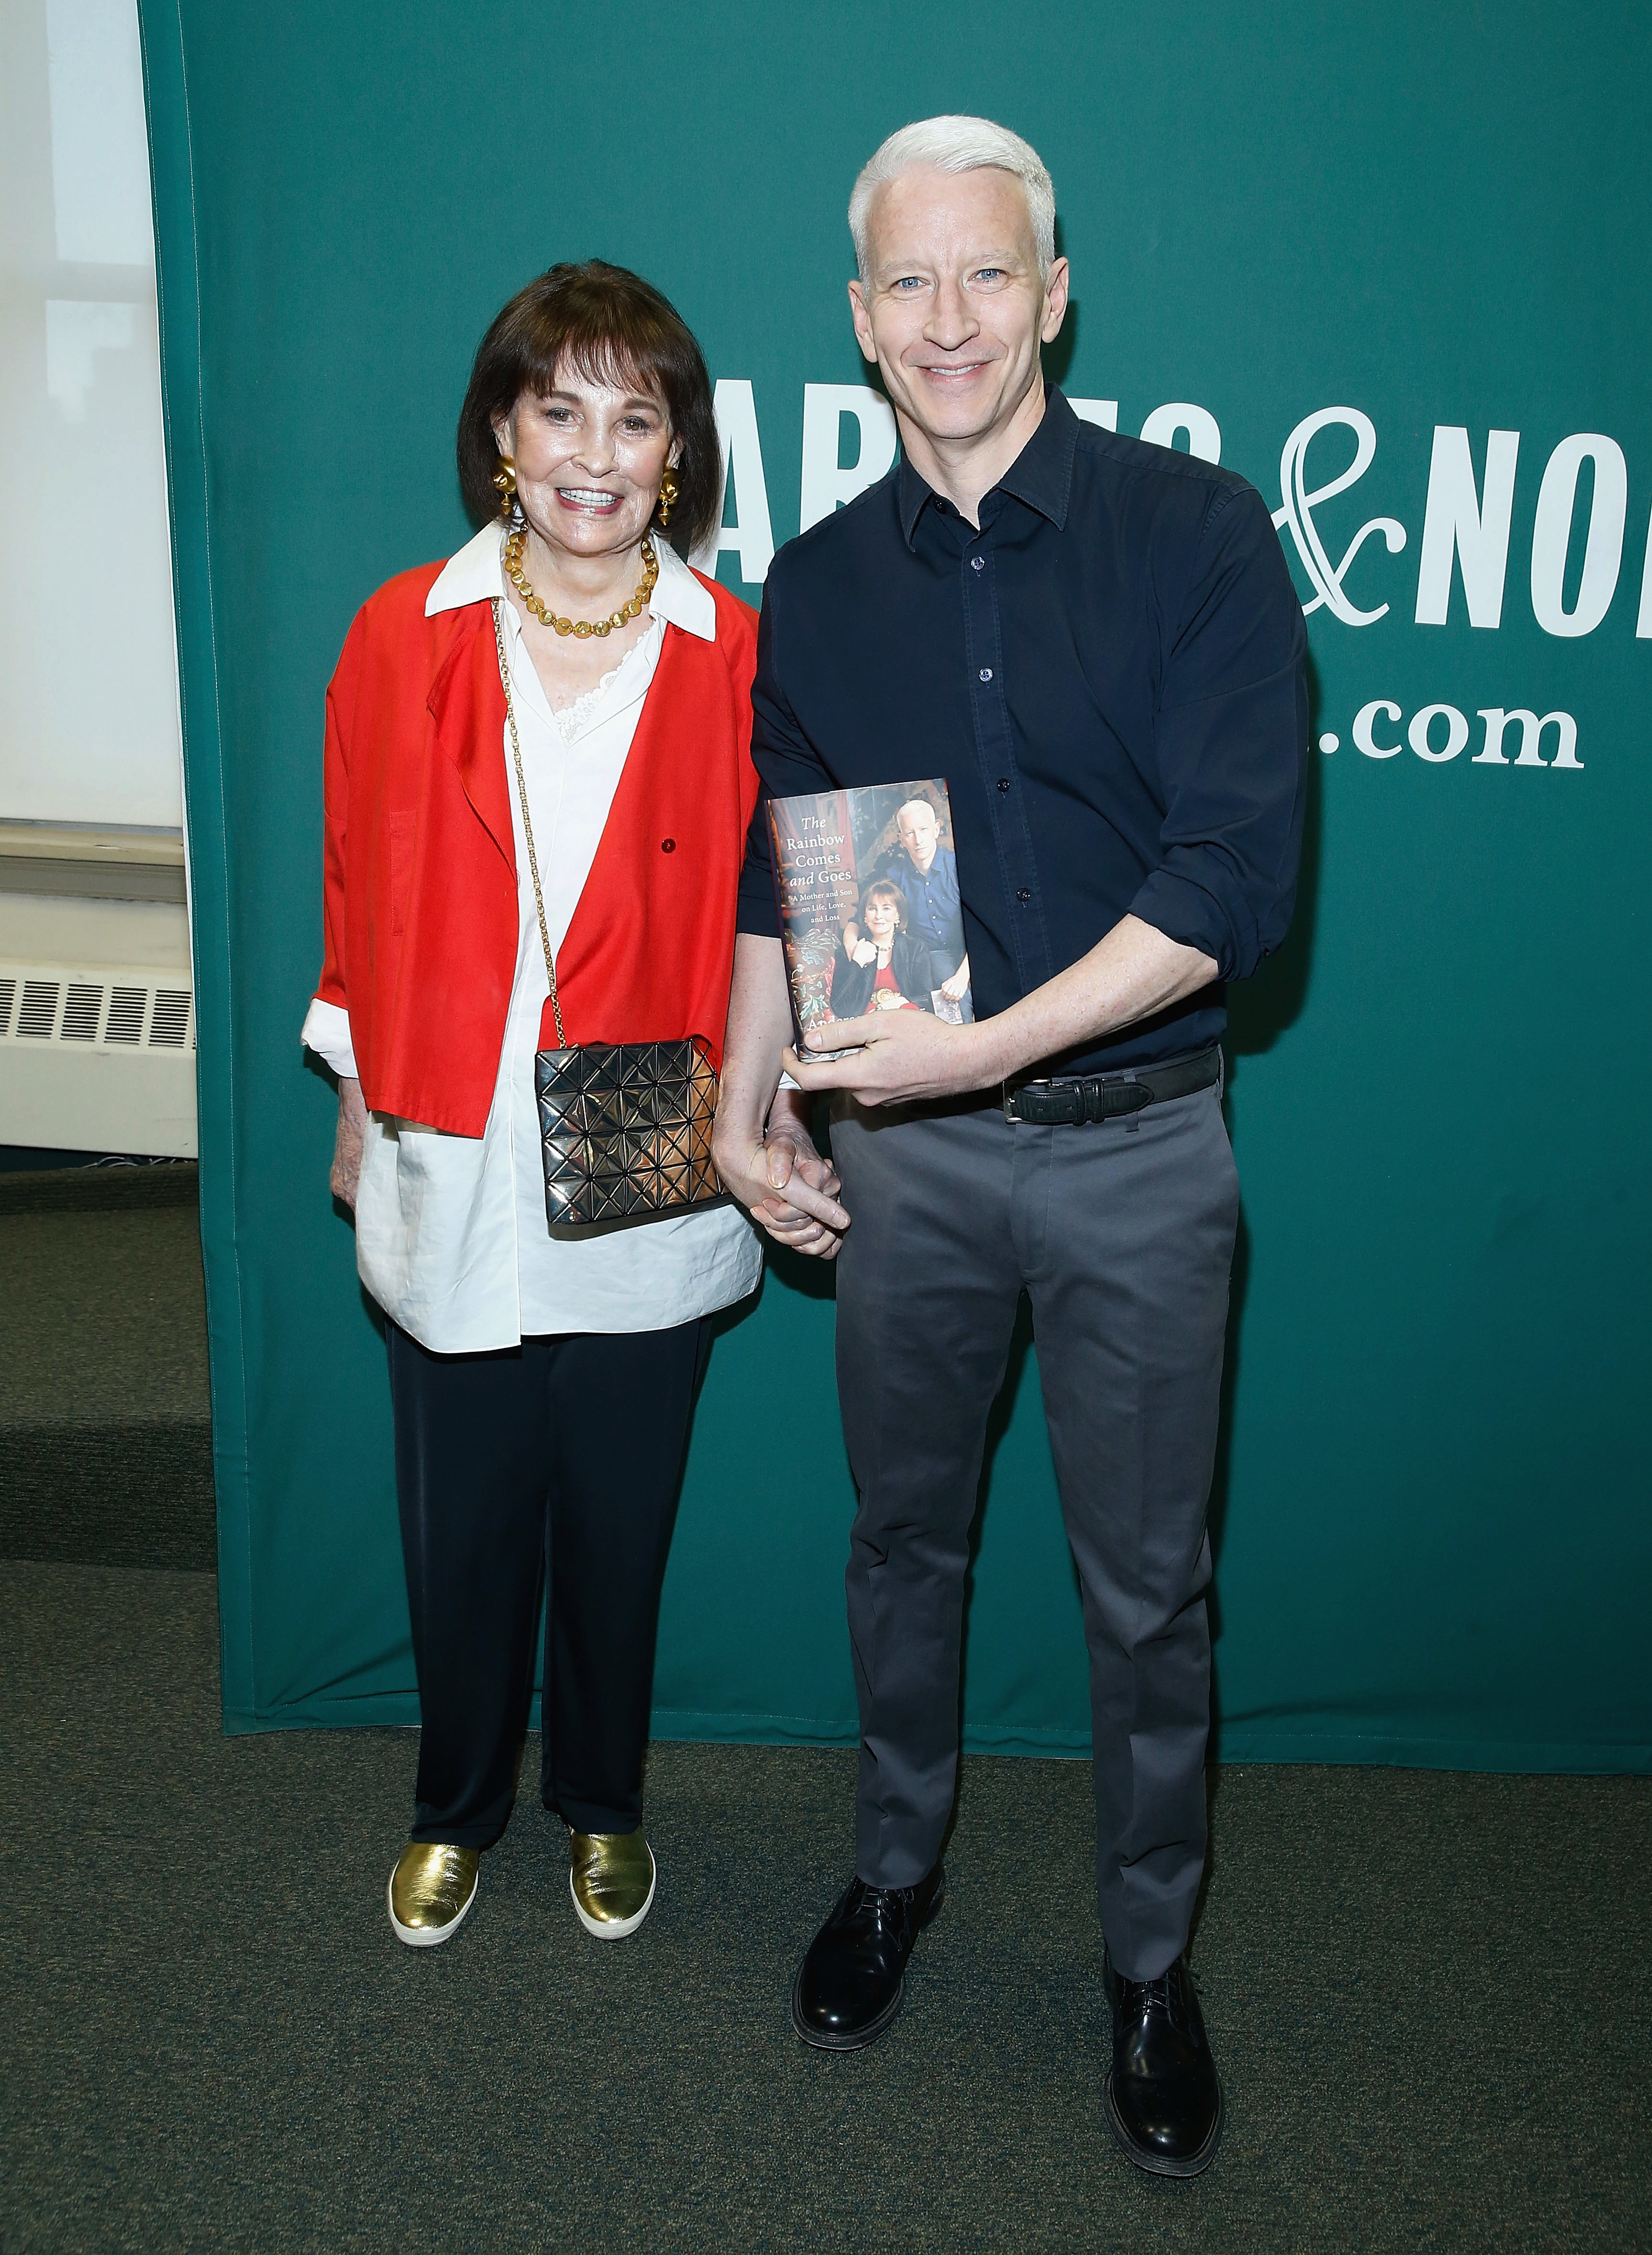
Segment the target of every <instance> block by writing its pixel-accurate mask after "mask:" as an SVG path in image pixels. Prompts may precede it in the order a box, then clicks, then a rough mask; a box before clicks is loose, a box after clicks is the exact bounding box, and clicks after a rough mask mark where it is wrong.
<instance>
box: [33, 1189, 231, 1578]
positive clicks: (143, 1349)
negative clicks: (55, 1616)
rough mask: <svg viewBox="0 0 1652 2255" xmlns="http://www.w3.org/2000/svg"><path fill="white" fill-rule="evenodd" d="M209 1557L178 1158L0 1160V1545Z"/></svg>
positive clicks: (87, 1558) (207, 1422)
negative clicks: (106, 1164) (40, 1165)
mask: <svg viewBox="0 0 1652 2255" xmlns="http://www.w3.org/2000/svg"><path fill="white" fill-rule="evenodd" d="M216 1557H217V1532H216V1527H215V1523H214V1496H213V1443H212V1412H211V1402H210V1397H209V1394H208V1389H207V1313H206V1296H205V1289H204V1286H203V1284H202V1281H201V1258H200V1221H199V1219H198V1216H197V1211H196V1170H195V1169H194V1167H193V1165H179V1166H157V1167H121V1168H110V1169H103V1168H95V1167H88V1168H81V1169H74V1170H64V1171H62V1172H42V1173H33V1174H13V1175H10V1176H6V1175H0V1558H33V1559H42V1560H54V1561H58V1562H59V1563H102V1564H110V1565H121V1566H171V1567H195V1568H204V1569H208V1570H210V1568H211V1567H212V1566H213V1565H214V1562H215V1560H216Z"/></svg>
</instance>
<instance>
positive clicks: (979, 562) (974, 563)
mask: <svg viewBox="0 0 1652 2255" xmlns="http://www.w3.org/2000/svg"><path fill="white" fill-rule="evenodd" d="M986 560H987V559H986V558H985V557H984V556H972V557H971V558H970V570H971V571H972V572H979V571H980V570H981V569H982V568H983V566H984V565H985V563H986Z"/></svg>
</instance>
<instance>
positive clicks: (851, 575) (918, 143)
mask: <svg viewBox="0 0 1652 2255" xmlns="http://www.w3.org/2000/svg"><path fill="white" fill-rule="evenodd" d="M1054 212H1055V200H1054V190H1053V188H1052V186H1051V184H1050V177H1049V174H1048V172H1047V171H1046V170H1045V168H1044V166H1043V165H1042V164H1041V163H1040V160H1039V158H1038V157H1037V155H1036V154H1035V153H1034V151H1033V150H1032V149H1030V148H1029V147H1028V145H1027V144H1026V142H1025V141H1022V140H1020V139H1019V137H1017V136H1016V135H1014V134H1012V133H1009V132H1006V131H1005V130H1004V129H1003V128H1002V127H1000V126H997V125H993V124H991V123H988V122H987V121H985V120H984V119H980V118H963V117H947V118H931V119H929V120H928V122H926V123H922V124H918V125H912V126H908V127H907V128H906V129H905V130H904V131H902V132H900V133H897V134H895V135H893V137H891V139H889V140H888V141H886V143H885V144H884V145H883V146H882V148H880V149H879V151H878V152H877V154H876V155H875V156H874V157H873V158H872V161H871V163H870V164H869V165H867V166H866V167H865V171H864V172H862V173H861V175H860V178H859V179H858V180H857V181H856V183H855V190H854V195H853V197H852V199H851V204H850V225H851V229H852V230H853V233H854V237H855V249H856V256H857V259H858V268H859V271H858V276H857V278H856V279H855V280H854V281H853V282H851V284H850V285H849V294H850V300H851V307H852V311H853V317H854V323H855V333H856V335H857V337H858V340H859V342H860V346H861V349H862V351H863V353H864V354H865V356H866V358H867V359H868V360H869V361H872V362H875V363H876V365H877V367H878V369H879V375H880V376H881V377H882V380H883V383H884V386H885V388H886V390H887V392H888V395H889V398H890V401H891V403H892V404H893V408H894V411H895V415H896V418H897V421H898V423H899V425H900V438H901V459H900V461H899V462H898V463H897V464H896V465H895V467H893V469H892V470H891V472H890V473H889V474H888V476H887V477H886V478H885V479H884V480H883V481H881V482H880V483H879V484H878V485H876V486H874V487H872V488H871V489H870V490H869V491H868V492H866V493H865V494H862V495H860V496H859V497H858V499H857V500H856V501H855V502H852V503H851V505H850V507H849V508H847V509H844V510H842V511H840V512H839V513H838V514H837V516H834V517H831V518H828V519H827V520H826V521H825V522H824V523H821V524H817V525H816V526H814V527H813V528H812V529H811V530H809V532H807V533H805V534H804V535H803V536H802V537H801V538H800V539H798V540H795V541H793V542H792V543H790V544H789V545H788V547H787V548H786V549H785V550H783V551H782V552H781V555H780V556H778V557H777V558H776V559H775V561H774V566H773V568H772V570H771V572H770V573H769V578H768V583H767V588H766V590H765V594H764V601H763V617H762V625H761V629H760V637H759V655H758V673H757V680H756V685H755V687H754V691H753V702H754V706H755V713H756V727H755V731H754V735H753V752H754V755H755V758H756V761H757V765H758V768H759V770H760V773H761V776H762V777H763V781H764V783H765V785H766V787H767V790H769V791H770V792H772V793H774V795H775V796H777V797H778V796H783V795H788V794H791V793H794V792H801V791H820V790H843V789H851V788H854V787H857V786H859V785H864V784H869V783H889V782H896V781H899V780H900V779H901V778H903V777H905V776H945V777H946V778H947V782H948V785H949V792H950V797H951V803H952V819H953V835H954V840H955V844H956V853H957V865H958V877H959V885H960V891H961V898H962V908H963V926H964V932H965V937H966V938H967V942H968V952H969V964H970V981H971V986H972V989H973V994H974V1000H975V1008H976V1013H977V1022H976V1023H974V1024H973V1025H951V1024H948V1023H946V1022H943V1021H942V1020H941V1019H940V1018H937V1017H934V1016H931V1015H929V1014H928V1012H925V1011H917V1010H911V1011H907V1010H902V1011H888V1012H882V1013H879V1015H876V1016H875V1017H871V1018H867V1019H864V1020H858V1021H857V1022H855V1024H854V1025H853V1027H852V1028H851V1027H849V1026H845V1025H842V1024H835V1025H833V1026H832V1027H831V1028H830V1030H829V1039H828V1041H827V1042H826V1043H821V1042H818V1041H816V1039H815V1037H814V1036H810V1038H809V1049H817V1048H821V1047H830V1048H832V1049H835V1050H843V1051H844V1054H843V1055H841V1056H838V1057H834V1058H832V1059H830V1060H820V1061H815V1060H812V1059H811V1057H810V1056H809V1051H808V1050H806V1051H805V1054H804V1056H803V1057H801V1058H800V1057H795V1055H794V1054H793V1053H792V1052H791V1051H790V1050H788V1048H787V1046H786V1044H787V1042H788V1031H789V1026H790V1016H789V1011H788V1003H787V987H786V974H785V970H784V966H783V962H782V958H781V943H780V939H779V937H778V933H777V929H776V924H775V916H774V900H773V894H772V889H771V883H770V876H769V869H768V859H767V840H766V837H765V832H764V825H763V822H762V819H761V814H760V818H759V821H758V823H757V824H756V825H755V826H754V827H753V832H752V839H751V844H750V847H749V849H748V854H747V861H746V874H745V878H744V880H743V900H742V911H741V930H742V937H741V938H740V940H739V947H738V951H737V954H736V960H735V988H734V995H733V1001H732V1010H731V1015H730V1020H729V1036H728V1049H727V1053H726V1056H725V1064H724V1080H723V1101H722V1111H721V1116H720V1120H719V1124H718V1139H717V1149H718V1164H719V1167H720V1168H721V1170H722V1172H723V1175H724V1178H725V1181H726V1182H727V1183H728V1184H729V1186H730V1188H731V1189H732V1191H734V1192H735V1193H736V1195H737V1196H739V1198H742V1199H743V1200H744V1201H745V1202H746V1204H747V1205H748V1206H749V1207H750V1208H751V1210H752V1212H753V1214H754V1215H755V1216H756V1218H757V1219H759V1220H760V1222H761V1223H762V1225H763V1226H764V1227H766V1228H767V1230H768V1231H769V1233H771V1235H773V1236H774V1238H775V1239H776V1240H779V1241H780V1242H781V1243H785V1244H789V1245H792V1246H795V1247H798V1248H800V1249H801V1250H802V1251H804V1252H812V1253H817V1254H822V1255H823V1256H825V1257H832V1256H837V1286H838V1289H837V1370H838V1390H839V1395H840V1399H841V1401H842V1407H843V1413H844V1432H845V1436H846V1438H847V1441H848V1445H849V1455H850V1462H851V1467H852V1470H853V1472H854V1475H855V1479H856V1484H857V1486H858V1490H859V1497H860V1507H859V1511H858V1515H857V1518H856V1521H855V1525H854V1529H853V1533H852V1535H851V1555H850V1563H849V1570H848V1577H847V1581H848V1598H849V1622H850V1634H851V1643H852V1647H853V1653H854V1661H855V1672H856V1681H857V1689H858V1697H859V1703H860V1717H861V1746H860V1769H859V1783H858V1798H857V1823H856V1861H855V1878H854V1880H853V1883H852V1884H851V1886H850V1887H849V1889H848V1890H847V1892H846V1893H844V1896H843V1897H842V1899H841V1900H839V1902H838V1903H837V1906H836V1907H835V1908H834V1909H833V1911H832V1913H831V1914H830V1917H829V1918H828V1919H827V1921H826V1923H825V1924H824V1926H823V1928H821V1930H820V1932H819V1934H818V1935H816V1939H815V1941H814V1942H813V1943H812V1944H811V1945H810V1948H809V1953H808V1956H806V1958H805V1959H804V1962H803V1965H802V1970H800V1972H799V1975H798V1978H797V1982H796V1985H795V1989H794V1992H793V1998H792V2017H793V2021H794V2025H795V2027H796V2029H797V2032H798V2034H800V2035H801V2036H802V2037H803V2038H804V2040H805V2041H808V2042H809V2043H813V2044H817V2045H820V2046H823V2047H824V2048H828V2049H839V2050H846V2049H851V2048H854V2047H855V2046H857V2045H859V2044H864V2043H867V2042H870V2041H872V2040H873V2039H874V2038H875V2037H876V2036H878V2035H879V2034H881V2033H882V2031H883V2030H884V2029H885V2028H886V2027H887V2026H888V2025H889V2023H890V2022H891V2021H892V2020H893V2018H894V2015H895V2013H896V2012H897V2010H898V2008H899V2006H900V1997H901V1993H902V1988H903V1985H904V1980H905V1976H906V1969H907V1960H908V1958H909V1956H910V1955H911V1952H912V1949H913V1945H914V1942H915V1941H916V1938H917V1935H918V1934H919V1932H920V1931H921V1928H923V1927H924V1926H925V1925H926V1924H927V1923H928V1921H929V1920H930V1919H931V1918H932V1917H933V1916H934V1915H935V1912H936V1911H937V1910H938V1909H939V1907H940V1904H941V1899H942V1888H943V1878H942V1865H941V1848H942V1840H943V1837H944V1835H945V1832H946V1828H947V1823H948V1820H949V1816H950V1813H951V1808H952V1799H953V1790H954V1783H955V1778H956V1765H957V1753H958V1668H959V1654H960V1639H961V1633H962V1617H963V1589H964V1582H965V1577H966V1574H967V1571H968V1566H969V1534H970V1522H971V1520H972V1519H973V1517H974V1514H975V1507H976V1497H977V1481H978V1479H979V1475H980V1468H981V1458H982V1451H983V1445H984V1436H985V1430H986V1423H987V1417H988V1413H989V1411H990V1409H991V1405H992V1401H993V1399H994V1397H995V1395H996V1394H997V1393H998V1387H999V1386H1000V1383H1001V1381H1002V1379H1003V1376H1004V1370H1005V1360H1006V1358H1007V1354H1008V1350H1009V1345H1010V1339H1011V1334H1012V1330H1013V1327H1014V1323H1015V1317H1016V1310H1017V1307H1018V1304H1019V1299H1020V1296H1021V1294H1022V1292H1023V1291H1026V1292H1027V1293H1028V1294H1029V1295H1030V1296H1031V1299H1032V1304H1033V1324H1034V1329H1035V1332H1036V1337H1037V1343H1038V1354H1039V1373H1040V1380H1041V1382H1042V1387H1043V1394H1044V1404H1045V1411H1046V1415H1047V1420H1048V1424H1049V1432H1050V1442H1051V1448H1052V1451H1053V1454H1054V1460H1055V1468H1056V1473H1057V1476H1058V1479H1059V1481H1060V1484H1061V1507H1062V1512H1063V1515H1064V1517H1065V1520H1066V1523H1067V1529H1068V1539H1069V1541H1070V1542H1071V1544H1072V1548H1073V1555H1074V1558H1075V1563H1076V1564H1077V1567H1078V1572H1079V1579H1080V1583H1081V1585H1082V1596H1083V1607H1084V1625H1085V1634H1086V1638H1087V1640H1088V1644H1089V1658H1090V1691H1091V1719H1092V1733H1093V1742H1094V1773H1095V1788H1096V1851H1097V1884H1098V1893H1099V1900H1100V1909H1101V1918H1102V1925H1103V1933H1104V1935H1105V1938H1106V1943H1107V1964H1108V1992H1109V1997H1110V2003H1111V2006H1112V2012H1113V2066H1112V2072H1111V2074H1110V2076H1109V2079H1108V2107H1109V2116H1110V2122H1111V2125H1112V2128H1113V2131H1114V2134H1115V2136H1116V2137H1117V2139H1118V2141H1119V2143H1120V2145H1121V2146H1123V2148H1124V2152H1125V2153H1127V2154H1128V2155H1129V2156H1130V2158H1131V2160H1133V2161H1135V2162H1137V2163H1138V2165H1139V2166H1141V2167H1144V2168H1148V2169H1152V2170H1154V2171H1157V2172H1159V2173H1161V2174H1167V2175H1172V2176H1192V2175H1194V2174H1197V2173H1198V2172H1199V2171H1200V2170H1201V2169H1202V2168H1203V2167H1205V2166H1206V2165H1207V2163H1208V2161H1209V2160H1210V2158H1211V2155H1212V2154H1213V2153H1215V2147H1216V2143H1217V2140H1218V2138H1219V2137H1220V2134H1221V2128H1222V2093H1221V2084H1220V2082H1219V2079H1218V2076H1217V2074H1216V2069H1215V2064H1214V2062H1213V2060H1212V2057H1211V2053H1210V2048H1209V2044H1208V2040H1207V2037H1206V2034H1205V2029H1204V2024H1203V2020H1202V2018H1201V2011H1200V2006H1199V2002H1198V1999H1197V1997H1196V1995H1195V1993H1194V1986H1193V1983H1192V1980H1191V1978H1190V1976H1189V1974H1188V1972H1187V1964H1186V1960H1185V1956H1184V1952H1185V1949H1186V1947H1187V1934H1188V1927H1189V1923H1190V1921H1191V1918H1192V1914H1193V1910H1194V1900H1195V1898H1196V1895H1197V1893H1198V1888H1199V1882H1200V1878H1201V1872H1202V1871H1203V1868H1204V1859H1205V1844H1206V1802H1205V1782H1204V1761H1205V1749H1206V1740H1207V1735H1208V1724H1209V1707H1210V1640H1209V1630H1208V1622H1207V1618H1206V1607H1205V1591H1206V1587H1207V1584H1208V1580H1209V1576H1210V1548H1209V1542H1208V1536H1207V1534H1206V1527H1205V1518H1206V1510H1207V1506H1208V1498H1209V1492H1210V1481H1211V1473H1212V1467H1213V1463H1214V1458H1215V1444H1216V1428H1217V1414H1218V1411H1217V1399H1218V1389H1219V1385H1220V1380H1221V1373H1222V1345H1223V1333H1224V1330H1225V1325H1226V1319H1227V1310H1228V1280H1229V1266H1230V1262H1231V1257H1232V1251H1233V1240H1234V1230H1235V1225H1236V1217H1237V1207H1238V1185H1237V1181H1236V1176H1235V1172H1234V1166H1233V1158H1232V1154H1231V1152H1230V1150H1229V1144H1228V1137H1227V1132H1226V1129H1225V1127H1224V1126H1223V1122H1222V1052H1221V1049H1220V1036H1221V1035H1222V1029H1223V1027H1224V1024H1225V1022H1226V1014H1225V1010H1224V1007H1223V998H1224V982H1225V981H1226V980H1229V979H1235V978H1243V977H1245V976H1246V975H1247V974H1248V973H1250V972H1252V971H1254V970H1255V969H1256V967H1257V965H1258V963H1259V962H1260V961H1261V960H1262V959H1263V957H1264V956H1265V955H1266V954H1267V953H1269V952H1270V951H1271V950H1272V949H1274V948H1276V947H1278V945H1279V943H1280V941H1281V940H1282V939H1283V938H1284V937H1285V931H1286V928H1287V925H1288V924H1289V921H1290V916H1291V909H1292V899H1293V896H1294V891H1295V883H1296V868H1297V859H1298V854H1299V846H1300V839H1301V825H1302V804H1303V796H1304V790H1305V787H1306V758H1307V703H1306V683H1305V668H1304V659H1305V636H1304V632H1303V624H1302V613H1301V608H1300V606H1299V603H1298V601H1297V599H1296V596H1295V594H1294V592H1293V590H1292V585H1291V580H1290V576H1289V574H1288V573H1287V571H1286V569H1285V560H1284V558H1283V556H1282V554H1281V552H1280V549H1279V544H1278V539H1277V538H1276V537H1275V534H1274V530H1273V527H1272V525H1271V522H1270V519H1269V514H1268V509H1267V505H1266V503H1265V502H1264V501H1263V500H1262V498H1261V496H1260V495H1258V494H1257V493H1256V491H1255V490H1254V489H1253V488H1251V487H1250V486H1248V485H1247V484H1246V483H1245V482H1244V481H1243V479H1241V478H1238V477H1236V476H1234V475H1233V474H1232V473H1231V472H1229V471H1226V470H1222V469H1220V468H1217V467H1214V466H1213V465H1211V464H1209V463H1207V462H1204V461H1201V460H1194V458H1192V457H1191V456H1189V455H1187V454H1181V453H1172V452H1170V451H1168V450H1167V449H1165V448H1162V447H1158V446H1145V445H1143V444H1142V443H1141V442H1140V441H1138V440H1136V439H1129V438H1124V437H1120V436H1117V435H1116V434H1114V433H1112V432H1104V431H1101V430H1097V429H1095V428H1093V427H1091V426H1089V425H1082V424H1081V423H1080V422H1079V421H1078V419H1077V418H1076V417H1075V415H1074V413H1073V411H1072V410H1071V408H1070V407H1068V404H1067V403H1066V401H1065V400H1064V399H1063V398H1062V397H1061V394H1060V393H1059V392H1058V391H1055V390H1052V389H1050V388H1049V387H1048V386H1047V385H1046V383H1044V380H1043V376H1042V374H1041V371H1040V345H1041V344H1042V343H1048V342H1049V341H1052V340H1053V339H1054V337H1055V335H1056V334H1057V333H1058V332H1059V330H1060V328H1061V321H1062V317H1063V315H1064V313H1065V312H1066V308H1067V295H1068V267H1067V261H1066V260H1065V259H1064V258H1058V257H1057V256H1055V244H1054ZM782 1067H785V1068H787V1069H788V1072H789V1076H790V1079H791V1081H792V1083H794V1084H795V1085H788V1086H786V1087H781V1086H780V1082H781V1073H782ZM828 1089H830V1090H831V1091H833V1092H835V1094H834V1101H833V1107H832V1139H831V1146H832V1156H831V1160H830V1162H829V1161H827V1160H826V1159H825V1158H823V1156H820V1155H819V1154H818V1153H817V1152H816V1149H815V1147H814V1144H813V1142H812V1141H811V1140H810V1136H809V1118H810V1115H811V1110H812V1106H813V1103H814V1100H815V1098H816V1093H817V1092H820V1091H823V1090H828ZM840 1177H841V1181H840ZM937 1402H944V1403H945V1405H946V1408H945V1414H944V1415H943V1416H937V1415H936V1414H935V1405H936V1403H937ZM1026 1865H1027V1873H1028V1885H1029V1893H1030V1897H1031V1907H1033V1910H1034V1912H1035V1914H1036V1911H1037V1908H1038V1906H1039V1891H1040V1887H1041V1886H1042V1883H1043V1882H1042V1868H1043V1858H1041V1856H1040V1844H1039V1842H1038V1841H1037V1840H1036V1839H1033V1840H1029V1841H1028V1842H1026Z"/></svg>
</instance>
